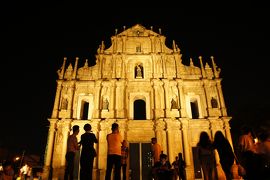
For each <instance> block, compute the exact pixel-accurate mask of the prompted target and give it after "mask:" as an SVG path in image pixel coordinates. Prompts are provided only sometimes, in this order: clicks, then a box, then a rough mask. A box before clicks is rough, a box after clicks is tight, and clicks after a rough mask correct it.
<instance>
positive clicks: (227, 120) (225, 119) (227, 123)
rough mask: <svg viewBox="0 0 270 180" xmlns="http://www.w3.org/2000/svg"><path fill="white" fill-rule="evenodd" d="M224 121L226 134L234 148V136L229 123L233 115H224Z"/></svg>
mask: <svg viewBox="0 0 270 180" xmlns="http://www.w3.org/2000/svg"><path fill="white" fill-rule="evenodd" d="M222 119H223V122H224V129H225V135H226V138H227V139H228V141H229V142H230V144H231V146H232V148H233V142H232V136H231V130H230V129H231V127H230V124H229V121H230V120H231V117H223V118H222Z"/></svg>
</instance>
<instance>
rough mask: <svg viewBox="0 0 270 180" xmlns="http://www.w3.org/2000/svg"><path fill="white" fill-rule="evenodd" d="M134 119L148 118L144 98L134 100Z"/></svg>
mask: <svg viewBox="0 0 270 180" xmlns="http://www.w3.org/2000/svg"><path fill="white" fill-rule="evenodd" d="M133 117H134V120H145V119H146V104H145V101H144V100H142V99H138V100H135V101H134V115H133Z"/></svg>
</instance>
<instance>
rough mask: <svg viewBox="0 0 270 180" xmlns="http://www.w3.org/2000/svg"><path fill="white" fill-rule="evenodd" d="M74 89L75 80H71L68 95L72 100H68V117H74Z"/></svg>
mask: <svg viewBox="0 0 270 180" xmlns="http://www.w3.org/2000/svg"><path fill="white" fill-rule="evenodd" d="M74 89H75V82H74V81H72V82H70V85H69V87H68V96H69V97H70V101H68V116H67V117H66V118H72V114H73V113H72V112H73V111H72V108H73V107H72V106H73V104H74V103H73V102H74Z"/></svg>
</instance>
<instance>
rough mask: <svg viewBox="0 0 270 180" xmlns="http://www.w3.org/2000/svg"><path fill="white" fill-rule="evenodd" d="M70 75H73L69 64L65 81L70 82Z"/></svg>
mask: <svg viewBox="0 0 270 180" xmlns="http://www.w3.org/2000/svg"><path fill="white" fill-rule="evenodd" d="M72 73H73V67H72V65H71V64H69V66H68V68H67V70H66V72H65V79H67V80H71V79H72Z"/></svg>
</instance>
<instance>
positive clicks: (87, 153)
mask: <svg viewBox="0 0 270 180" xmlns="http://www.w3.org/2000/svg"><path fill="white" fill-rule="evenodd" d="M83 128H84V130H85V133H84V134H82V135H81V141H80V143H79V144H80V145H81V146H82V151H81V157H80V165H81V169H80V180H92V172H93V162H94V158H95V156H96V155H97V154H96V150H95V149H94V143H98V141H97V138H96V136H95V134H94V133H92V132H91V129H92V127H91V125H90V124H85V125H84V127H83Z"/></svg>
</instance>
